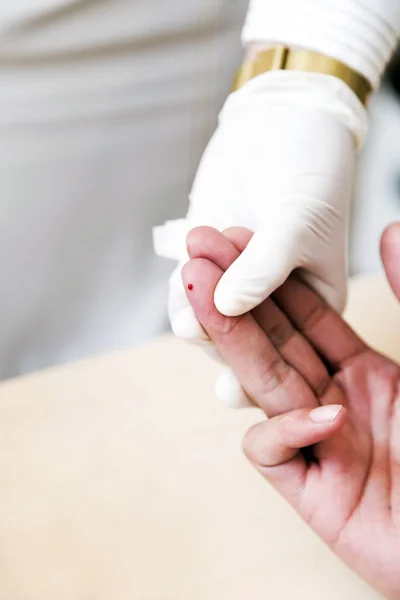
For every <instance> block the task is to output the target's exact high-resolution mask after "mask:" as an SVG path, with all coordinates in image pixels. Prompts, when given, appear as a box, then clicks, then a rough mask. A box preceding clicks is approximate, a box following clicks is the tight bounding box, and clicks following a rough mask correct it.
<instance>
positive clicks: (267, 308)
mask: <svg viewBox="0 0 400 600" xmlns="http://www.w3.org/2000/svg"><path fill="white" fill-rule="evenodd" d="M251 237H252V233H251V232H250V231H248V230H247V229H244V228H238V227H236V228H231V229H228V230H226V231H224V234H223V235H222V234H221V233H220V232H218V231H217V230H215V229H212V228H210V227H198V228H196V229H194V230H192V231H191V232H190V233H189V235H188V237H187V242H188V252H189V256H190V257H191V258H207V259H209V260H211V261H213V262H214V263H215V264H217V265H218V266H219V267H221V269H222V270H224V269H225V270H226V269H227V268H228V267H229V266H230V265H231V264H232V262H233V261H234V260H236V259H237V258H238V256H239V255H240V252H241V251H242V250H243V248H245V247H246V245H247V243H248V242H249V240H250V239H251ZM253 316H254V317H255V319H256V321H257V322H258V323H259V325H260V326H261V328H262V329H263V330H264V331H265V333H266V335H267V336H268V338H269V340H270V342H271V343H272V344H273V346H274V347H275V348H276V349H277V350H278V351H279V352H280V354H281V355H282V357H283V358H284V360H285V361H286V362H287V363H288V364H289V365H290V366H292V367H293V368H294V369H295V370H296V371H297V372H298V373H300V374H301V375H302V376H303V377H304V379H305V380H306V381H307V382H308V383H309V385H310V386H311V388H312V390H313V391H314V392H315V394H316V395H317V397H320V396H322V395H323V393H324V392H325V390H326V388H327V386H328V384H329V381H330V377H329V373H328V372H327V370H326V367H325V365H324V364H323V362H322V361H321V360H320V359H319V357H318V356H317V355H316V353H315V351H314V349H313V348H312V347H311V345H310V344H309V343H308V342H307V340H305V339H304V337H303V336H302V335H300V334H299V332H298V331H296V330H295V329H294V328H293V326H292V324H291V322H290V320H289V319H288V318H287V317H286V316H285V314H284V313H283V312H282V311H281V310H280V308H279V307H278V306H277V305H276V304H275V303H274V301H273V300H272V299H271V298H268V299H267V300H264V302H262V304H260V306H258V307H256V308H255V309H254V310H253ZM227 389H229V386H228V385H227V386H226V388H225V386H224V384H223V383H222V384H221V386H220V390H223V401H225V402H226V401H227V398H226V394H225V392H226V391H227ZM232 402H235V400H232Z"/></svg>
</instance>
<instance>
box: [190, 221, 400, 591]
mask: <svg viewBox="0 0 400 600" xmlns="http://www.w3.org/2000/svg"><path fill="white" fill-rule="evenodd" d="M251 235H252V234H251V232H249V231H247V230H244V229H236V228H235V229H231V230H228V231H226V232H224V234H221V233H219V232H218V231H216V230H214V229H211V228H208V227H200V228H196V229H194V230H192V232H190V234H189V236H188V240H187V244H188V251H189V256H190V261H189V262H188V263H187V265H185V267H184V268H183V271H182V277H183V280H184V283H185V287H186V289H187V290H188V291H187V294H188V298H189V300H190V302H191V304H192V307H193V309H194V311H195V313H196V316H197V318H198V320H199V322H200V323H201V325H202V326H203V328H204V329H205V330H206V332H207V333H208V335H209V336H210V338H211V339H212V340H213V342H214V343H215V345H216V347H217V349H218V350H219V352H220V353H221V355H222V357H223V358H224V359H225V360H226V362H227V363H228V364H229V366H230V367H231V368H232V369H233V371H234V372H235V374H236V376H237V377H238V380H239V381H240V383H241V385H242V387H243V389H244V390H245V391H246V393H247V394H248V396H249V398H251V400H252V402H253V403H254V405H256V406H258V407H260V408H261V409H262V410H263V411H264V413H265V414H266V415H267V417H268V419H267V420H265V421H264V422H262V423H260V424H259V425H257V426H255V427H253V428H252V429H251V430H250V431H249V432H248V433H247V435H246V437H245V439H244V444H243V447H244V451H245V454H246V455H247V457H248V458H249V460H250V461H251V462H252V463H253V464H254V465H255V467H256V468H257V469H258V471H259V472H260V473H261V474H262V475H263V476H264V477H265V478H266V479H267V480H268V481H269V482H270V483H271V484H272V485H274V486H275V487H276V488H277V490H278V491H279V492H280V493H281V494H282V495H283V496H284V497H285V498H286V499H287V500H288V501H289V502H290V503H291V505H292V506H293V507H294V509H295V510H296V511H297V512H298V513H299V514H300V515H301V516H302V518H303V519H305V521H306V522H307V523H308V524H309V525H310V526H311V527H312V528H313V529H314V531H315V532H316V533H317V534H318V535H319V536H320V537H321V538H322V539H323V540H324V541H325V542H326V543H327V544H328V545H329V546H330V547H331V549H332V550H333V551H334V552H335V553H336V554H337V555H338V556H339V557H340V558H341V559H342V560H344V561H345V562H346V563H347V564H348V565H349V567H350V568H352V569H353V570H354V571H356V572H357V573H358V574H359V575H360V576H361V577H363V578H364V579H365V580H366V581H368V582H369V583H370V584H371V585H372V586H374V587H375V588H376V589H377V590H379V591H380V592H382V593H384V594H385V595H386V596H387V597H388V598H391V599H399V598H400V400H399V398H400V396H399V382H400V369H399V367H398V365H396V364H394V363H393V362H392V361H390V360H388V359H387V358H385V357H383V356H381V355H380V354H378V353H376V352H375V351H373V350H372V349H370V348H369V347H367V346H366V345H365V344H364V342H363V341H362V340H361V339H360V338H359V337H358V336H357V335H356V334H355V333H354V332H353V331H352V330H351V329H350V328H349V327H348V325H347V324H346V323H345V322H344V321H343V320H342V319H341V317H340V316H339V315H338V314H337V313H336V312H334V311H333V310H331V309H330V308H329V307H328V306H327V305H326V304H325V303H324V302H323V300H321V298H320V297H319V296H318V295H317V294H316V293H314V292H313V291H312V290H311V289H310V288H309V287H307V285H306V284H305V283H303V282H302V281H301V280H300V279H299V278H298V277H296V276H295V275H293V276H291V277H290V278H289V279H288V280H287V281H286V283H285V284H284V285H283V286H282V287H281V288H279V289H278V290H277V291H276V292H275V293H274V294H273V296H272V297H271V298H268V299H267V300H266V301H265V302H264V303H263V304H262V305H260V306H259V307H257V308H256V309H255V310H254V311H252V313H251V314H250V313H248V314H246V315H243V316H240V317H225V316H223V315H222V314H220V313H219V312H218V311H217V309H216V308H215V305H214V301H213V297H214V290H215V287H216V285H217V283H218V281H219V279H220V278H221V276H222V274H223V273H224V272H225V270H226V269H227V268H228V267H229V266H230V264H232V262H233V261H234V260H235V259H236V258H237V257H238V256H239V255H240V253H241V252H242V251H243V249H244V248H245V247H246V245H247V243H248V242H249V240H250V238H251ZM382 256H383V260H384V264H385V268H386V272H387V275H388V278H389V281H390V283H391V285H392V288H393V290H394V291H395V293H396V295H397V297H398V298H399V297H400V227H399V226H397V225H396V226H392V227H391V228H390V229H389V230H388V231H387V232H386V233H385V235H384V237H383V241H382ZM189 284H190V285H189ZM189 288H190V289H189ZM305 449H307V450H305ZM310 449H311V452H310ZM310 457H311V460H310Z"/></svg>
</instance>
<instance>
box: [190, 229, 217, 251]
mask: <svg viewBox="0 0 400 600" xmlns="http://www.w3.org/2000/svg"><path fill="white" fill-rule="evenodd" d="M215 232H217V230H216V229H214V227H209V226H207V225H199V226H198V227H194V228H193V229H191V230H190V231H189V233H188V234H187V236H186V248H187V251H188V253H189V256H190V258H195V257H194V256H193V254H197V249H198V248H200V247H202V246H204V244H205V243H206V242H207V240H208V238H209V237H210V236H213V235H214V234H215Z"/></svg>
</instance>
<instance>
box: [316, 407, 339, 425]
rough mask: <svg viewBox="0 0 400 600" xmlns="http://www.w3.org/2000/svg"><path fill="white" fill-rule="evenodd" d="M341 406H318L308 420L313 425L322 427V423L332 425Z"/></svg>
mask: <svg viewBox="0 0 400 600" xmlns="http://www.w3.org/2000/svg"><path fill="white" fill-rule="evenodd" d="M342 408H343V406H341V405H340V404H332V405H330V406H320V407H319V408H315V409H314V410H312V411H311V412H310V415H309V417H310V419H311V421H313V422H314V423H318V424H319V425H323V424H324V423H333V422H334V421H335V420H336V418H337V416H338V414H339V413H340V411H341V410H342Z"/></svg>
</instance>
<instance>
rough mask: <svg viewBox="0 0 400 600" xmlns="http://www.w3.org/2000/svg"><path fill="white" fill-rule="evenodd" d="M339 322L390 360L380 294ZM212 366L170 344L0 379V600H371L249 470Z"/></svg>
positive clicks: (358, 288)
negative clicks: (352, 326)
mask: <svg viewBox="0 0 400 600" xmlns="http://www.w3.org/2000/svg"><path fill="white" fill-rule="evenodd" d="M377 296H379V304H380V305H381V306H382V307H383V310H382V312H381V309H380V308H379V305H378V304H377V303H376V302H375V300H376V297H377ZM393 310H394V311H395V312H394V313H393ZM349 314H350V315H351V318H352V320H353V321H354V322H355V323H356V324H357V325H358V327H359V329H362V330H363V332H364V334H365V336H366V337H367V338H369V339H370V340H371V341H375V343H376V344H377V345H378V346H379V347H380V348H385V347H386V348H388V349H389V350H390V351H391V352H392V353H393V354H396V353H397V356H398V357H400V345H397V346H396V343H397V341H396V338H398V333H396V332H399V331H400V309H397V307H396V302H395V301H394V299H393V298H392V296H391V295H390V294H389V293H388V292H387V289H386V288H382V285H381V284H379V285H377V283H376V281H373V282H372V283H371V282H369V281H359V282H357V283H356V285H355V287H354V288H353V301H352V303H351V306H350V311H349ZM378 323H380V325H378ZM218 369H219V367H218V366H216V365H215V364H213V363H212V362H210V361H209V360H208V359H206V358H205V357H204V356H203V354H202V353H201V352H199V351H198V350H197V349H195V348H188V347H187V346H185V345H184V344H182V343H180V342H178V341H175V340H173V339H170V338H166V339H162V340H159V341H157V342H154V343H151V344H149V345H147V346H145V347H142V348H139V349H136V350H133V351H131V352H127V353H123V354H118V355H114V356H111V357H104V358H100V359H96V360H93V361H90V362H86V363H83V364H80V365H77V366H70V367H65V368H62V369H57V370H53V371H49V372H47V373H42V374H37V375H34V376H30V377H25V378H23V379H20V380H18V381H14V382H9V383H5V384H3V385H2V387H1V392H0V396H1V397H0V423H1V430H0V490H1V493H0V598H1V600H3V599H4V600H55V599H57V600H64V599H68V600H92V599H93V600H105V599H107V600H125V599H129V600H150V599H151V600H200V599H201V600H239V599H240V600H250V599H251V600H266V599H270V598H271V599H284V600H285V599H290V600H292V599H293V598H296V600H297V599H303V598H304V599H307V600H313V599H322V598H323V599H324V600H333V599H337V598H340V599H341V600H357V599H358V598H360V599H361V598H362V600H369V599H372V598H376V595H375V594H374V593H373V592H372V591H370V590H369V589H367V588H366V587H365V586H364V585H363V584H362V583H361V582H359V581H358V580H357V579H356V578H355V577H354V576H353V575H352V574H351V573H350V572H349V571H347V569H346V568H344V567H343V566H342V565H341V564H340V563H339V562H338V561H337V560H336V559H335V558H334V557H333V556H332V555H331V554H330V552H329V551H328V550H327V549H326V548H325V547H324V546H323V545H322V544H321V543H320V542H319V541H318V540H317V539H316V538H315V537H314V536H313V535H312V534H311V533H310V532H309V531H308V530H307V528H306V527H305V526H304V525H303V524H302V523H301V522H300V521H299V520H298V518H297V517H296V515H295V514H294V513H293V512H292V511H291V509H289V508H288V507H287V506H286V505H285V504H284V503H283V502H282V501H281V500H280V498H279V497H278V496H277V495H276V494H275V493H274V492H273V491H272V490H271V489H270V488H269V487H268V486H267V484H265V483H264V482H263V481H262V480H261V478H259V476H258V475H257V474H256V473H255V472H253V470H252V468H251V467H250V466H248V464H247V463H246V461H245V460H244V458H243V457H242V455H241V451H240V440H241V437H242V434H243V432H244V431H245V430H246V427H247V426H248V425H249V424H250V422H251V421H253V420H254V419H257V418H259V415H257V414H255V413H251V412H249V411H245V412H241V413H240V412H236V413H235V412H229V411H228V410H225V409H223V408H221V407H219V406H218V404H217V403H216V402H215V401H214V399H213V395H212V385H213V380H214V377H215V375H216V374H217V371H218Z"/></svg>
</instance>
